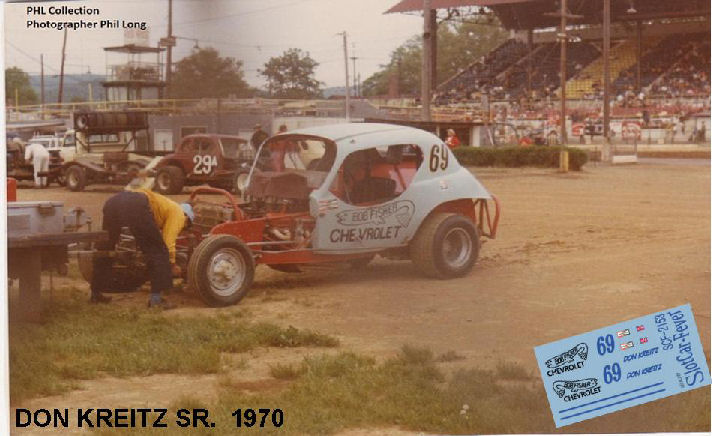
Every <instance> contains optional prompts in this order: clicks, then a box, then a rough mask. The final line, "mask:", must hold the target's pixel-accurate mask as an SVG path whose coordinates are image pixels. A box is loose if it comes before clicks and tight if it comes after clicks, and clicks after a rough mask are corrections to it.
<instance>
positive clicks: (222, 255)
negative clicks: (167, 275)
mask: <svg viewBox="0 0 712 436" xmlns="http://www.w3.org/2000/svg"><path fill="white" fill-rule="evenodd" d="M254 276H255V260H254V258H253V256H252V252H251V251H250V249H249V248H248V247H247V246H246V245H245V244H244V243H243V242H242V241H240V240H239V239H237V238H236V237H234V236H232V235H210V236H208V237H207V238H205V239H204V240H203V241H202V242H201V243H200V244H199V245H198V247H197V248H196V249H195V251H194V252H193V255H192V256H191V257H190V262H189V263H188V283H189V285H190V287H191V288H193V289H195V290H196V291H197V293H198V295H200V297H201V298H202V299H203V301H205V303H207V304H208V305H209V306H213V307H222V306H230V305H233V304H236V303H237V302H238V301H240V300H241V299H242V298H243V297H244V296H245V295H247V293H248V292H249V290H250V288H251V287H252V282H253V280H254Z"/></svg>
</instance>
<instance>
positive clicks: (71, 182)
mask: <svg viewBox="0 0 712 436" xmlns="http://www.w3.org/2000/svg"><path fill="white" fill-rule="evenodd" d="M64 179H65V184H66V186H67V189H69V190H70V191H74V192H77V191H82V190H83V189H84V186H86V183H87V173H86V171H85V170H84V168H82V167H80V166H79V165H72V166H70V167H69V168H67V169H66V170H65V171H64Z"/></svg>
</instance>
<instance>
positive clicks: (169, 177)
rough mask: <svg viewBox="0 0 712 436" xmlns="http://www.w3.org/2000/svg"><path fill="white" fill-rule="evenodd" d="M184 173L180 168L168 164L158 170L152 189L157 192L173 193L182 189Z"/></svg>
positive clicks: (177, 192) (178, 192)
mask: <svg viewBox="0 0 712 436" xmlns="http://www.w3.org/2000/svg"><path fill="white" fill-rule="evenodd" d="M184 184H185V174H183V170H181V169H180V168H178V167H176V166H173V165H168V166H165V167H162V168H161V169H159V170H158V173H157V174H156V181H155V183H154V188H153V189H154V190H155V191H156V192H158V193H159V194H164V195H165V194H169V195H175V194H180V193H181V192H182V191H183V185H184Z"/></svg>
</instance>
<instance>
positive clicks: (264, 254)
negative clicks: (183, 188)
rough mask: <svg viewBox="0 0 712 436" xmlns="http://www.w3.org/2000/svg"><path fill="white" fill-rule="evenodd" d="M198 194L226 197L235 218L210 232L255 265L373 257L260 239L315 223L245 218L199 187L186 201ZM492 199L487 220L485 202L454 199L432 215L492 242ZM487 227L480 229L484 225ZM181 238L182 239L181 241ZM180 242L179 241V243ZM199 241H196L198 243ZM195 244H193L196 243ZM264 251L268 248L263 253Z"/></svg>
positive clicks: (301, 215)
mask: <svg viewBox="0 0 712 436" xmlns="http://www.w3.org/2000/svg"><path fill="white" fill-rule="evenodd" d="M200 194H220V195H223V196H225V197H226V198H227V202H226V203H225V204H224V205H225V206H228V207H230V208H232V210H233V212H234V216H235V220H234V221H227V222H224V223H222V224H218V225H216V226H214V227H213V228H212V229H211V230H210V233H209V234H211V235H216V234H227V235H232V236H235V237H237V238H238V239H240V240H241V241H242V242H244V243H245V245H247V246H248V247H249V248H250V250H252V252H253V253H254V255H255V263H256V264H270V265H287V264H309V263H329V262H345V261H349V260H354V259H360V258H364V257H369V256H372V255H373V252H369V253H354V254H318V253H315V252H314V251H313V250H311V249H309V248H306V246H307V245H308V242H309V239H308V238H307V239H306V240H305V241H303V242H301V243H298V242H296V241H267V240H265V238H264V231H265V228H267V226H268V224H269V225H270V226H280V225H282V226H286V227H292V226H293V224H294V223H295V222H296V221H297V220H304V222H305V223H309V224H311V225H312V228H313V225H314V224H315V220H314V218H313V217H312V216H311V215H309V213H308V212H298V213H286V212H285V213H267V214H265V216H263V217H260V218H251V219H250V218H247V217H246V215H245V213H244V212H243V211H242V209H240V207H239V206H238V204H237V202H236V201H235V197H233V196H232V194H230V193H229V192H227V191H225V190H223V189H219V188H210V187H199V188H197V189H195V190H194V191H193V192H192V194H191V195H190V200H189V202H190V203H191V204H195V203H196V198H197V196H198V195H200ZM492 200H493V202H494V207H495V216H494V218H493V219H492V218H491V217H490V211H489V205H488V203H487V200H486V199H481V198H480V199H477V200H475V201H472V200H470V199H462V200H455V201H451V202H447V203H443V204H441V205H439V206H438V207H436V208H435V209H434V210H433V212H456V213H460V214H462V215H465V216H467V217H469V218H470V219H471V220H472V221H473V223H475V225H476V226H477V228H478V230H479V234H480V235H481V236H485V237H488V238H490V239H494V238H495V236H496V234H497V225H498V224H499V214H500V203H499V200H498V199H497V197H495V196H494V195H492ZM485 223H486V224H487V228H486V229H485V228H484V224H485ZM192 235H194V237H198V238H200V239H202V238H203V237H204V236H206V235H198V234H196V233H195V232H193V233H192ZM181 239H183V238H181ZM180 242H181V241H179V243H180ZM198 242H200V241H198ZM196 245H197V244H196ZM279 245H286V246H288V248H285V249H284V250H274V247H275V246H279ZM265 248H270V249H269V250H266V249H265Z"/></svg>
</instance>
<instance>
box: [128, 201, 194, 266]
mask: <svg viewBox="0 0 712 436" xmlns="http://www.w3.org/2000/svg"><path fill="white" fill-rule="evenodd" d="M131 191H133V192H140V193H142V194H144V195H146V197H148V205H149V206H150V207H151V212H153V219H155V220H156V225H157V226H158V228H159V229H161V234H162V235H163V242H165V243H166V247H167V248H168V256H169V258H170V259H171V263H175V262H176V239H178V234H179V233H180V232H181V230H183V227H184V226H185V214H184V213H183V209H181V207H180V205H179V204H178V203H176V202H175V201H173V200H171V199H170V198H167V197H164V196H163V195H161V194H157V193H155V192H153V191H150V190H148V189H144V188H136V189H131Z"/></svg>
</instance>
